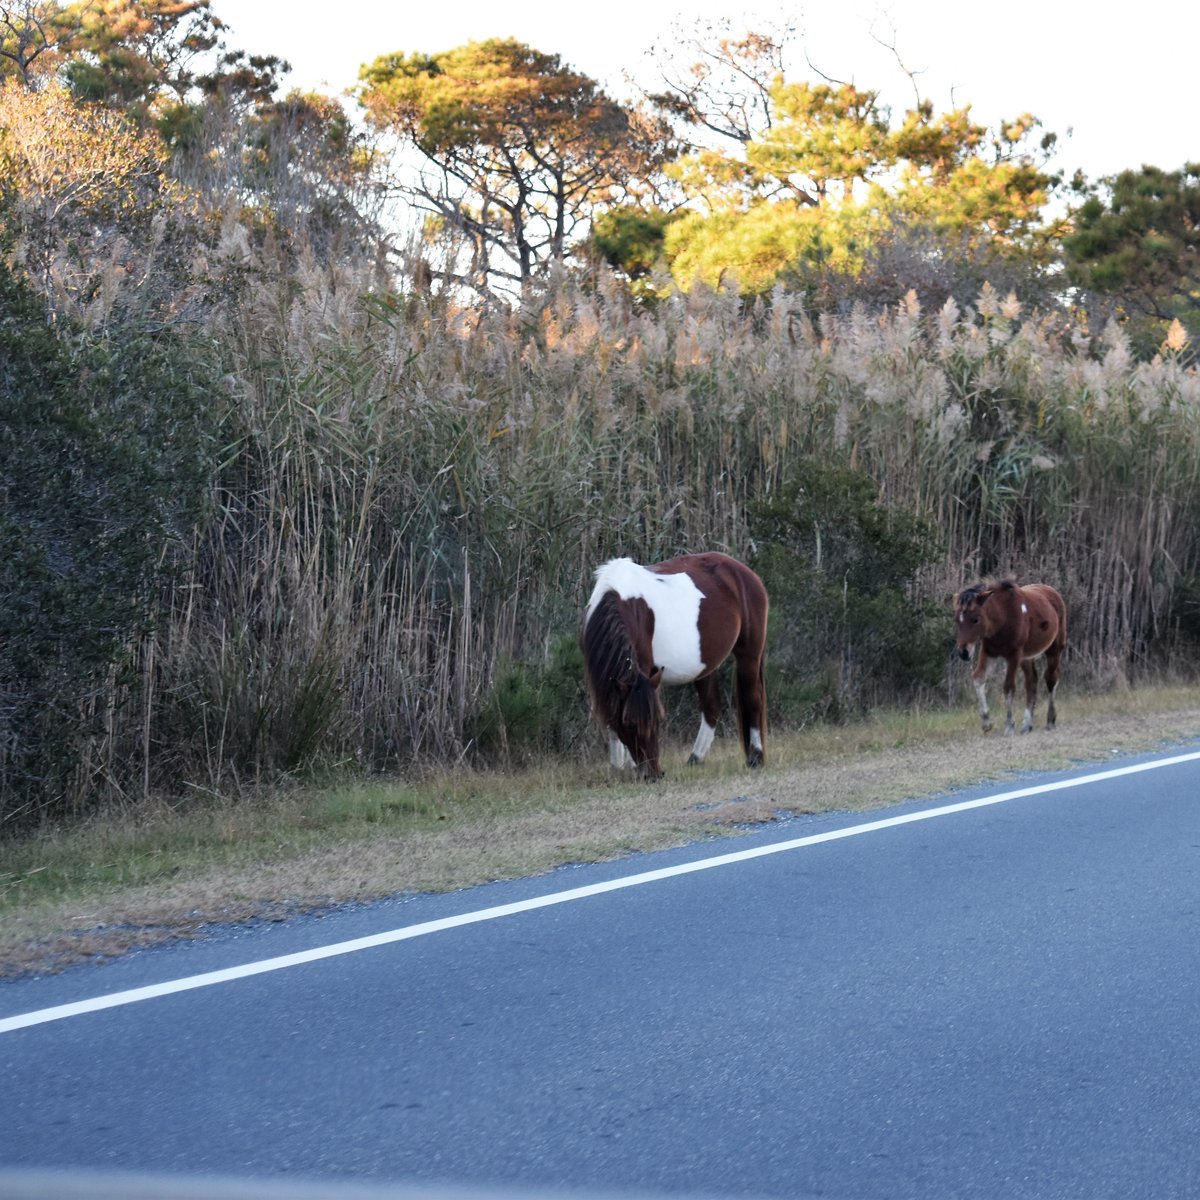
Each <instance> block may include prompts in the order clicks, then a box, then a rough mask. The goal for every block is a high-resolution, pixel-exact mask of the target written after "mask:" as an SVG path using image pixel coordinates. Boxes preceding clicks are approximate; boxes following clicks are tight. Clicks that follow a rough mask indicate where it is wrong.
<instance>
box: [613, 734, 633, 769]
mask: <svg viewBox="0 0 1200 1200" xmlns="http://www.w3.org/2000/svg"><path fill="white" fill-rule="evenodd" d="M608 761H609V765H610V766H611V767H612V768H613V770H614V771H621V770H624V768H625V767H629V766H632V765H633V755H632V754H630V753H629V750H628V748H627V747H626V745H625V743H624V742H623V741H621V739H620V738H619V737H617V735H616V734H615V733H614V732H613V731H612V730H611V729H610V730H609V731H608Z"/></svg>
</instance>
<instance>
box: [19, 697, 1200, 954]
mask: <svg viewBox="0 0 1200 1200" xmlns="http://www.w3.org/2000/svg"><path fill="white" fill-rule="evenodd" d="M1060 712H1061V713H1062V716H1061V718H1060V720H1061V722H1062V723H1061V724H1060V726H1059V728H1058V729H1057V730H1056V731H1054V732H1052V733H1047V732H1046V731H1044V730H1041V729H1039V730H1038V731H1037V732H1036V733H1035V734H1033V735H1031V736H1029V737H1020V738H1003V737H998V736H996V735H994V734H993V735H991V736H989V737H982V736H980V734H979V732H978V724H977V719H976V717H975V714H974V711H973V709H969V710H968V709H962V710H956V711H954V712H945V711H933V712H926V713H917V712H900V713H882V714H877V715H875V716H873V717H872V718H871V719H869V720H867V721H864V722H861V723H858V724H854V725H847V726H840V727H818V728H814V729H811V730H806V731H803V732H801V733H796V734H790V735H786V736H776V737H774V738H773V739H772V741H771V743H770V746H769V750H770V756H771V757H770V762H769V765H768V766H767V768H766V769H764V770H763V771H761V772H755V773H748V772H746V771H745V769H744V768H743V767H742V766H741V764H740V761H739V760H738V757H737V754H736V750H735V747H734V745H733V739H731V738H724V739H721V740H719V741H718V743H717V744H716V746H715V747H714V751H713V755H712V757H711V759H710V762H709V764H708V765H707V766H706V767H705V768H704V769H703V770H702V771H692V770H688V769H687V768H686V767H685V766H684V762H683V760H684V757H685V755H686V747H685V746H683V745H682V744H681V745H680V746H678V747H675V748H674V752H673V753H668V755H667V756H666V757H665V758H664V766H666V768H667V771H668V777H667V779H666V780H665V781H664V782H663V783H661V784H656V785H653V786H646V785H641V784H636V783H633V782H632V781H630V780H628V779H614V778H612V777H611V776H610V774H609V772H608V768H607V766H606V763H605V761H604V756H603V754H602V752H601V750H600V748H599V745H598V746H597V752H596V758H595V761H594V762H592V763H589V764H587V765H586V766H584V767H581V766H580V765H579V764H578V763H573V764H566V765H561V764H560V765H554V766H546V767H543V768H540V769H537V770H531V771H524V772H520V773H507V774H498V773H497V774H487V775H484V774H477V773H473V772H467V771H460V772H455V773H450V774H443V775H438V776H431V777H429V778H427V779H424V780H422V781H419V782H407V783H402V782H398V781H385V780H365V781H364V780H355V781H352V782H333V783H330V784H328V785H326V786H322V787H319V788H318V787H294V788H290V789H281V790H277V791H274V792H272V793H270V794H268V795H264V796H261V797H259V798H257V799H256V800H255V801H254V802H253V803H249V802H246V801H244V800H243V801H242V802H240V803H233V802H231V801H228V800H222V799H221V798H219V797H208V798H205V799H203V800H197V801H195V802H190V803H188V804H186V805H184V806H181V807H175V808H172V807H169V806H167V805H165V804H164V805H162V806H161V807H159V808H158V809H156V810H154V811H152V812H139V813H138V814H136V815H130V816H125V817H121V816H110V817H108V818H106V819H105V820H103V821H99V820H98V821H95V822H93V823H91V824H89V825H88V826H86V827H84V828H81V829H76V830H73V831H71V832H69V833H46V834H42V835H39V836H37V837H33V838H30V839H27V840H23V841H16V842H9V843H6V844H0V854H2V856H3V857H2V860H0V861H2V863H3V866H2V867H0V974H9V975H11V974H17V973H20V972H23V971H34V970H54V969H57V968H59V967H61V966H64V965H67V964H70V963H72V962H77V961H81V960H84V959H89V958H94V957H98V956H104V955H111V954H119V953H121V952H123V951H125V950H128V949H130V948H132V947H135V946H140V945H147V944H152V943H154V942H158V941H162V940H164V939H167V938H171V937H181V936H198V935H201V933H202V930H203V927H204V925H206V924H209V923H213V922H223V921H236V920H245V919H249V918H254V917H258V918H262V917H267V918H282V917H285V916H287V915H288V914H290V913H294V912H298V911H304V910H309V909H313V908H318V907H324V906H328V905H333V904H337V903H342V902H346V901H352V900H366V899H370V898H373V897H379V896H383V895H388V894H391V893H394V892H398V891H406V890H411V891H438V890H450V889H454V888H459V887H466V886H470V885H472V884H476V883H481V882H484V881H487V880H492V879H499V878H512V877H518V876H523V875H529V874H536V873H538V872H541V871H546V870H549V869H551V868H553V867H555V866H558V865H561V864H563V863H567V862H578V861H592V860H599V859H604V858H613V857H617V856H619V855H621V854H624V853H629V852H631V851H634V850H650V849H656V848H661V847H664V846H669V845H679V844H681V843H684V842H687V841H689V840H693V839H698V838H701V837H704V836H706V835H708V834H710V833H712V832H714V831H719V832H726V833H727V832H731V831H732V832H736V830H737V828H738V827H741V826H744V825H747V824H754V823H757V822H763V821H769V820H771V819H773V818H774V817H775V816H776V815H777V814H779V813H785V812H790V813H812V812H823V811H864V810H868V809H872V808H878V807H881V806H883V805H886V804H889V803H894V802H896V801H900V800H904V799H909V798H919V797H923V796H929V795H934V794H937V793H939V792H941V791H944V790H946V789H951V788H954V787H961V786H965V785H967V784H971V783H977V782H980V781H984V780H992V779H995V780H1000V779H1004V778H1006V777H1011V776H1012V775H1013V774H1015V773H1020V772H1024V771H1031V770H1042V769H1054V768H1061V767H1065V766H1070V765H1073V764H1077V763H1089V762H1103V761H1106V760H1109V759H1111V758H1112V757H1113V756H1114V755H1116V754H1122V753H1132V752H1136V751H1139V750H1150V749H1154V748H1157V747H1159V746H1161V745H1163V744H1169V743H1171V742H1176V741H1180V740H1185V739H1189V738H1195V737H1197V736H1200V687H1192V688H1182V687H1177V688H1151V689H1139V690H1137V691H1123V692H1118V693H1112V694H1108V695H1103V696H1093V697H1070V698H1068V699H1067V702H1066V703H1060Z"/></svg>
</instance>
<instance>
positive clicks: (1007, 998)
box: [0, 745, 1200, 1200]
mask: <svg viewBox="0 0 1200 1200" xmlns="http://www.w3.org/2000/svg"><path fill="white" fill-rule="evenodd" d="M1188 754H1192V755H1194V756H1195V757H1192V758H1191V759H1190V760H1187V761H1176V762H1173V763H1171V764H1169V765H1162V766H1159V767H1156V768H1154V769H1151V770H1145V771H1139V772H1136V773H1121V774H1117V775H1115V776H1113V777H1109V778H1095V776H1096V775H1098V774H1101V773H1103V772H1105V771H1109V772H1111V771H1122V772H1124V770H1125V768H1128V767H1131V766H1138V765H1143V764H1147V763H1150V762H1153V761H1155V759H1156V758H1157V760H1162V759H1165V758H1167V757H1168V754H1166V753H1164V754H1163V755H1158V756H1147V757H1145V758H1122V759H1117V760H1114V762H1113V763H1110V764H1106V765H1105V766H1104V767H1096V766H1091V767H1086V768H1081V769H1080V770H1077V771H1073V772H1063V773H1059V774H1057V775H1053V776H1045V777H1038V778H1027V779H1023V780H1021V781H1020V782H1019V783H1018V784H1014V785H1011V786H1009V787H1007V788H1006V789H1005V788H997V787H995V786H994V785H993V786H991V787H990V788H981V789H975V790H972V791H965V792H962V793H958V794H955V795H954V796H951V797H947V798H945V799H943V800H941V801H939V802H938V803H936V804H930V803H923V804H919V805H909V806H904V807H899V808H890V809H886V810H882V811H880V812H876V813H871V814H867V815H865V816H864V815H862V814H858V815H850V814H843V815H840V816H825V817H821V818H819V819H805V820H793V821H789V822H785V823H780V824H779V825H776V826H773V827H770V828H768V829H766V830H765V831H760V832H755V833H753V834H749V835H747V836H744V837H737V838H730V839H721V840H713V841H707V842H703V843H700V844H696V845H692V846H690V847H687V848H684V849H681V850H676V851H671V852H668V853H664V854H654V855H639V856H636V857H634V858H630V859H625V860H623V861H621V862H617V863H608V864H601V865H589V866H582V867H576V868H567V869H564V870H561V871H558V872H555V873H554V874H551V875H548V876H542V877H540V878H537V879H532V880H524V881H520V882H516V883H504V884H493V885H490V886H488V887H484V888H477V889H473V890H471V891H465V892H460V893H456V894H454V895H450V896H418V897H408V898H404V899H397V900H393V901H388V902H385V903H381V904H376V905H371V906H365V907H362V908H356V909H348V910H341V911H339V912H337V913H334V914H330V915H327V916H325V917H323V918H320V919H308V920H298V921H293V922H288V923H285V924H270V925H262V926H254V927H249V928H242V929H223V930H216V931H213V933H212V936H211V937H210V938H208V939H207V940H205V941H203V942H196V943H186V944H182V945H177V946H172V947H168V948H163V949H159V950H154V951H147V952H143V953H139V954H134V955H131V956H129V957H127V958H125V959H122V960H120V961H117V962H114V963H111V964H107V965H103V966H100V967H87V968H77V969H74V970H71V971H68V972H66V973H64V974H62V975H59V976H54V977H47V978H44V979H26V980H19V981H12V982H8V983H4V984H0V1168H9V1169H13V1168H34V1167H36V1168H86V1169H98V1170H104V1171H137V1172H152V1173H155V1174H157V1175H160V1176H163V1175H166V1176H174V1175H176V1174H178V1175H180V1176H186V1177H187V1178H189V1179H193V1178H194V1177H196V1176H198V1175H216V1176H220V1177H237V1178H240V1179H251V1180H253V1179H269V1180H273V1181H275V1182H276V1183H278V1182H279V1181H281V1180H289V1179H291V1180H296V1181H313V1180H340V1181H358V1182H363V1181H373V1182H376V1183H377V1182H379V1181H388V1182H396V1181H399V1182H403V1183H405V1184H420V1183H431V1184H436V1185H439V1186H451V1187H459V1186H462V1187H467V1188H484V1187H498V1188H501V1189H507V1190H508V1191H509V1193H510V1194H536V1195H549V1194H555V1195H557V1194H573V1193H576V1192H583V1193H585V1194H600V1193H604V1194H612V1193H621V1192H635V1193H639V1194H652V1195H675V1196H678V1195H681V1194H682V1195H689V1196H726V1197H733V1196H757V1197H790V1198H799V1197H808V1196H828V1197H840V1198H845V1200H906V1198H909V1197H912V1198H920V1200H943V1198H947V1200H948V1198H956V1200H958V1198H962V1200H966V1198H973V1197H981V1198H982V1197H986V1198H987V1200H1001V1198H1002V1200H1020V1198H1022V1197H1043V1198H1053V1200H1068V1198H1071V1197H1080V1198H1086V1200H1103V1198H1105V1197H1113V1198H1118V1197H1119V1198H1120V1200H1136V1198H1138V1197H1154V1198H1155V1200H1169V1198H1171V1197H1180V1198H1183V1197H1188V1198H1191V1197H1196V1196H1200V936H1198V918H1200V745H1197V746H1190V747H1182V748H1180V749H1176V750H1172V751H1170V752H1169V755H1170V756H1173V757H1176V758H1179V757H1182V756H1186V755H1188ZM1083 777H1091V778H1090V781H1087V782H1080V780H1081V778H1083ZM764 782H766V780H764ZM1047 783H1050V784H1062V783H1070V786H1065V787H1064V786H1058V787H1055V788H1054V790H1048V791H1047V790H1042V789H1043V787H1044V785H1046V784H1047ZM997 796H1001V797H1006V798H1001V799H1000V800H998V801H997V802H995V803H984V804H978V805H972V803H971V802H973V801H977V800H991V799H993V798H995V797H997ZM864 826H867V828H863V827H864ZM856 830H860V831H859V832H854V831H856ZM780 847H783V848H782V849H781V848H780ZM759 851H762V853H761V854H758V856H756V857H751V856H748V854H747V852H750V853H755V854H757V853H758V852H759ZM729 855H735V856H737V857H736V858H735V859H733V860H730V861H717V862H715V863H712V864H711V865H709V866H707V867H705V868H704V869H693V868H694V866H695V864H697V863H700V862H701V861H702V860H713V859H717V858H719V856H729ZM685 868H686V869H685ZM653 872H657V874H656V875H652V876H651V877H649V878H637V879H634V880H633V881H632V882H630V877H638V876H645V875H646V874H647V873H653ZM609 884H618V885H619V886H614V887H612V889H611V890H590V889H594V888H595V887H596V885H600V886H605V885H609ZM530 900H535V901H538V902H539V906H534V907H530V906H529V903H528V902H529V901H530ZM397 930H401V931H404V932H402V933H401V934H395V933H393V932H391V931H397ZM381 935H385V936H381ZM356 939H374V941H368V943H367V944H361V943H356V942H355V940H356ZM348 942H349V943H351V944H349V945H347V943H348ZM330 945H333V946H335V947H337V949H336V952H334V953H331V954H329V956H328V957H313V956H312V951H313V950H314V948H318V947H321V946H330ZM288 955H291V956H293V957H292V958H291V959H284V960H283V961H280V957H281V956H288ZM264 963H265V967H264V966H263V964H264ZM255 964H258V965H255ZM268 968H269V969H268ZM227 969H231V970H229V971H228V973H227V974H226V975H224V976H219V977H215V978H214V977H210V975H209V973H212V972H218V971H226V970H227ZM170 981H184V982H183V983H182V984H178V983H177V984H175V985H173V986H177V987H179V989H180V990H176V991H170V990H165V991H164V989H162V988H161V987H159V985H161V984H164V983H169V982H170ZM146 988H148V989H150V991H149V992H148V993H139V992H138V991H137V990H136V989H146ZM105 996H108V997H110V998H112V999H110V1001H105V1002H104V1003H110V1004H111V1006H110V1007H96V1006H95V1005H93V1004H90V1003H85V1004H83V1005H82V1007H81V1008H80V1009H78V1010H76V1009H66V1010H64V1009H60V1008H59V1007H58V1006H62V1005H70V1004H72V1003H74V1002H77V1001H91V1000H94V999H95V998H97V997H105ZM29 1014H33V1015H32V1016H31V1015H29ZM299 1186H300V1185H299V1183H298V1184H297V1187H298V1188H299ZM3 1194H4V1193H3V1191H2V1189H0V1195H3ZM305 1194H306V1195H307V1194H308V1193H305Z"/></svg>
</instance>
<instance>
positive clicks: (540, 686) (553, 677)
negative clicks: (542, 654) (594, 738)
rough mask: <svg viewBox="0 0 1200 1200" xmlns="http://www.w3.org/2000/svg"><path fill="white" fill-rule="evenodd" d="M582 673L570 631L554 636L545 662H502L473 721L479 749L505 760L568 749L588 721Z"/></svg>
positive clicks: (572, 745) (580, 652)
mask: <svg viewBox="0 0 1200 1200" xmlns="http://www.w3.org/2000/svg"><path fill="white" fill-rule="evenodd" d="M583 679H584V672H583V653H582V651H581V650H580V648H579V641H578V638H576V637H575V636H574V635H564V636H562V637H559V638H558V639H557V640H556V641H555V642H554V643H553V645H552V646H551V647H550V656H549V661H548V662H547V663H545V664H530V663H510V664H508V665H507V666H505V667H502V668H501V669H500V670H499V671H498V672H497V673H496V678H495V680H494V681H493V684H492V688H491V691H490V693H489V695H488V698H487V701H486V703H485V704H484V706H483V708H482V710H481V711H480V714H479V717H478V720H477V723H476V731H475V740H476V743H477V744H478V746H479V748H480V750H481V751H482V752H483V753H484V754H486V755H488V756H490V757H496V756H499V757H502V758H504V759H506V760H511V759H513V758H516V759H523V758H528V757H530V756H532V755H533V754H536V753H563V752H565V751H568V750H571V749H573V748H574V747H575V745H576V743H577V742H578V741H579V738H580V735H581V734H582V733H583V732H584V731H585V730H586V728H587V727H588V723H589V721H590V716H589V712H588V704H587V697H586V695H585V686H584V682H583Z"/></svg>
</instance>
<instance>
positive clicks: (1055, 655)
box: [1046, 647, 1061, 729]
mask: <svg viewBox="0 0 1200 1200" xmlns="http://www.w3.org/2000/svg"><path fill="white" fill-rule="evenodd" d="M1060 655H1061V652H1060V651H1058V650H1055V649H1054V648H1053V647H1051V648H1050V650H1049V651H1047V653H1046V693H1047V695H1048V696H1049V697H1050V701H1049V704H1048V705H1047V707H1046V728H1047V729H1053V728H1054V726H1055V724H1056V723H1057V721H1058V713H1057V712H1055V711H1054V689H1055V688H1056V687H1058V660H1059V658H1060Z"/></svg>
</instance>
